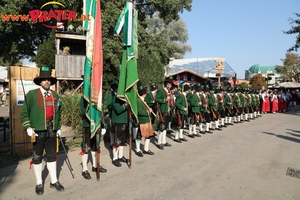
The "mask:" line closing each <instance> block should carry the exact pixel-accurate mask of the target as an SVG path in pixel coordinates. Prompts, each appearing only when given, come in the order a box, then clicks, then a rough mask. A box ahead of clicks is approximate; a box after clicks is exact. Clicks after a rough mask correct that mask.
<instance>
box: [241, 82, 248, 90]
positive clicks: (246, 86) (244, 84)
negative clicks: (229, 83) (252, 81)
mask: <svg viewBox="0 0 300 200" xmlns="http://www.w3.org/2000/svg"><path fill="white" fill-rule="evenodd" d="M239 88H242V89H245V88H249V85H248V83H246V82H242V83H240V84H239Z"/></svg>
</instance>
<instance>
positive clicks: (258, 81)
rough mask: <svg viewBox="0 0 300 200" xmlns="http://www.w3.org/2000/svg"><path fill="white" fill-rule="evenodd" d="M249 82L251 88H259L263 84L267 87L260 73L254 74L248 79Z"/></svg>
mask: <svg viewBox="0 0 300 200" xmlns="http://www.w3.org/2000/svg"><path fill="white" fill-rule="evenodd" d="M249 84H250V85H251V87H252V88H255V89H260V88H262V87H263V86H264V87H267V83H266V80H265V77H263V76H262V75H261V74H256V75H254V76H253V77H252V78H251V79H250V82H249Z"/></svg>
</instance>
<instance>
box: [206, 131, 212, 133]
mask: <svg viewBox="0 0 300 200" xmlns="http://www.w3.org/2000/svg"><path fill="white" fill-rule="evenodd" d="M205 133H213V132H212V131H205Z"/></svg>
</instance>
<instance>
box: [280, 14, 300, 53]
mask: <svg viewBox="0 0 300 200" xmlns="http://www.w3.org/2000/svg"><path fill="white" fill-rule="evenodd" d="M294 14H295V15H296V16H297V17H298V19H293V18H290V19H289V21H290V24H293V26H292V28H291V29H290V30H288V31H283V33H285V34H288V35H290V34H297V36H296V37H295V38H296V42H295V45H294V46H292V47H291V48H289V49H288V52H291V51H297V49H299V47H300V14H299V13H294Z"/></svg>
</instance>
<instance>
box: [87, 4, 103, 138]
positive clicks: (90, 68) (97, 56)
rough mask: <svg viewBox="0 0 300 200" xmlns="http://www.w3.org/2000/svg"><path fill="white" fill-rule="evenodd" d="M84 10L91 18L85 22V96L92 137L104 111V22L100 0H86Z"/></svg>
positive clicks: (98, 126)
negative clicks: (102, 20)
mask: <svg viewBox="0 0 300 200" xmlns="http://www.w3.org/2000/svg"><path fill="white" fill-rule="evenodd" d="M84 8H85V9H84V10H85V14H86V16H87V15H89V16H90V19H89V20H86V21H85V22H84V24H83V25H84V28H85V29H86V30H87V32H86V57H85V64H84V80H83V97H84V99H85V101H87V102H88V105H89V106H88V109H87V112H86V116H87V118H88V119H89V120H90V123H91V138H92V137H94V135H95V134H96V131H97V130H99V128H100V126H101V123H100V116H101V111H102V75H103V51H102V22H101V8H100V0H85V1H84Z"/></svg>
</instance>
